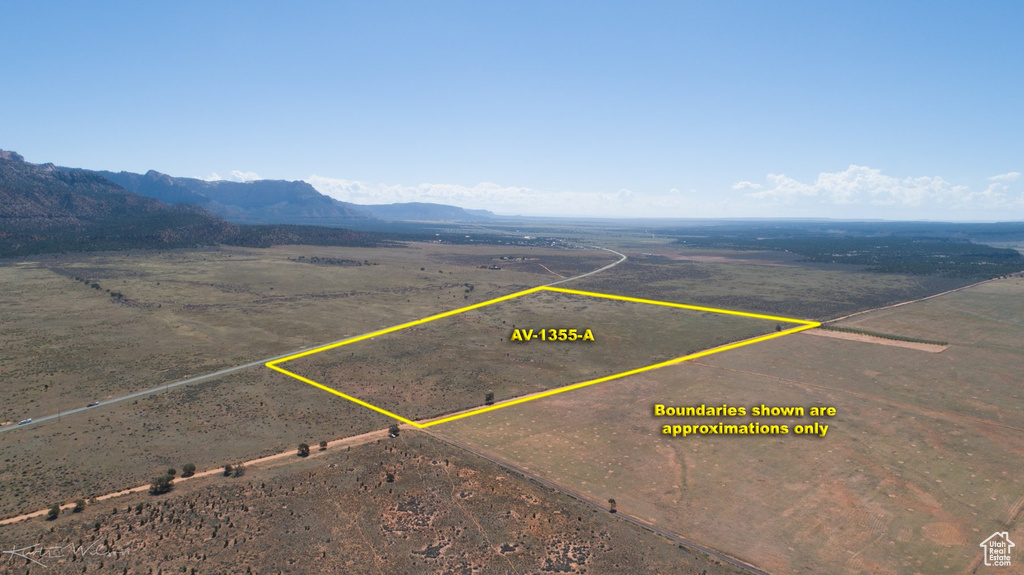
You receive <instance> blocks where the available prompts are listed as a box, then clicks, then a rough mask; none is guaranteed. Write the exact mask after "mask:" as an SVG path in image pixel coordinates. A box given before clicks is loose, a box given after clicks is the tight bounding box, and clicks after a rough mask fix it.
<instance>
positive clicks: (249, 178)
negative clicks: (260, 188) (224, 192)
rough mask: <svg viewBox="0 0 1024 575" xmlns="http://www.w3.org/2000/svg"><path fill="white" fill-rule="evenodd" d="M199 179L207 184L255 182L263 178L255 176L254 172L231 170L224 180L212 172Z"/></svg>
mask: <svg viewBox="0 0 1024 575" xmlns="http://www.w3.org/2000/svg"><path fill="white" fill-rule="evenodd" d="M200 179H202V180H206V181H207V182H220V181H228V182H253V181H256V180H262V179H263V178H261V177H260V175H259V174H257V173H256V172H243V171H241V170H231V174H230V175H228V177H226V178H223V177H221V176H220V174H218V173H217V172H214V173H212V174H210V175H209V176H207V177H205V178H200Z"/></svg>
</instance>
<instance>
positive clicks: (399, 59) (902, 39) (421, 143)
mask: <svg viewBox="0 0 1024 575" xmlns="http://www.w3.org/2000/svg"><path fill="white" fill-rule="evenodd" d="M1022 25H1024V2H997V1H991V2H977V3H968V2H931V1H930V2H903V3H900V2H704V3H687V2H665V3H653V2H652V3H625V2H621V3H608V2H596V1H595V2H358V3H340V2H331V3H326V2H325V3H302V2H300V3H281V2H275V3H254V2H248V3H237V4H235V3H226V2H210V3H198V2H197V3H191V4H188V5H183V6H176V5H170V6H164V5H156V3H144V2H123V3H100V2H95V3H93V2H90V3H85V2H66V3H58V2H20V3H10V4H8V5H6V6H5V7H4V9H3V17H2V19H0V49H2V50H3V54H4V58H3V67H2V73H0V103H2V104H3V109H4V112H3V113H2V114H0V148H4V149H11V150H15V151H18V152H20V153H22V154H23V155H25V156H26V158H27V159H28V160H29V161H33V162H47V161H52V162H54V163H57V164H61V165H69V166H82V167H90V168H97V169H111V170H129V171H138V172H144V171H146V170H148V169H156V170H159V171H162V172H165V173H169V174H172V175H177V176H196V177H205V178H213V177H223V178H229V179H230V178H233V179H247V178H254V177H263V178H281V179H304V180H307V181H310V182H311V183H313V184H314V185H315V186H316V187H317V188H318V189H320V190H321V191H323V192H325V193H329V194H331V195H334V196H335V197H338V198H339V199H347V200H352V201H356V202H359V203H382V202H389V201H416V200H419V201H439V202H446V203H454V204H457V205H462V206H464V207H470V208H489V209H492V210H493V211H496V212H498V213H505V214H536V215H595V216H609V215H622V216H659V217H673V216H674V217H747V216H794V217H807V216H821V217H834V218H885V219H946V220H963V219H967V220H1008V219H1017V220H1020V219H1024V178H1022V177H1021V176H1020V172H1022V171H1024V34H1020V29H1021V28H1022Z"/></svg>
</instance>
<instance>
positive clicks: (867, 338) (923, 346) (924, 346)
mask: <svg viewBox="0 0 1024 575" xmlns="http://www.w3.org/2000/svg"><path fill="white" fill-rule="evenodd" d="M801 333H806V334H809V335H820V336H822V337H834V338H836V339H845V340H849V341H860V342H863V343H875V344H878V345H891V346H893V347H905V348H907V349H916V350H918V351H927V352H929V353H942V352H943V351H946V349H947V348H949V346H948V345H938V344H934V343H920V342H916V341H900V340H898V339H887V338H884V337H876V336H873V335H867V334H863V333H849V332H844V331H830V330H827V329H809V330H807V331H804V332H801Z"/></svg>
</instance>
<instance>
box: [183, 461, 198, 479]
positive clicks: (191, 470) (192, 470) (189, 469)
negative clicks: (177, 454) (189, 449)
mask: <svg viewBox="0 0 1024 575" xmlns="http://www.w3.org/2000/svg"><path fill="white" fill-rule="evenodd" d="M195 474H196V464H195V463H186V464H185V465H182V466H181V476H182V477H192V476H193V475H195Z"/></svg>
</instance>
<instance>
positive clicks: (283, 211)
mask: <svg viewBox="0 0 1024 575" xmlns="http://www.w3.org/2000/svg"><path fill="white" fill-rule="evenodd" d="M95 173H96V174H99V175H101V176H103V177H105V178H107V179H109V180H110V181H112V182H114V183H116V184H118V185H119V186H122V187H123V188H125V189H126V190H131V191H133V192H136V193H138V194H142V195H144V196H148V197H151V198H156V199H158V200H160V201H163V202H166V203H168V204H179V203H181V204H192V205H196V206H200V207H202V208H204V209H206V210H209V211H210V212H213V213H214V214H217V215H218V216H221V217H222V218H224V219H226V220H228V221H229V222H234V223H249V224H307V225H326V226H351V225H353V224H366V223H368V222H372V221H375V220H387V221H399V222H401V221H416V222H424V221H432V222H440V221H445V222H479V221H484V220H486V219H488V218H489V217H494V214H491V213H490V212H486V211H483V210H474V211H469V210H464V209H462V208H460V207H456V206H448V205H443V204H429V203H405V204H387V205H378V206H372V205H371V206H367V205H358V204H352V203H349V202H342V201H339V200H336V199H334V198H332V197H330V196H327V195H324V194H321V193H320V192H318V191H317V190H316V188H314V187H313V186H311V185H309V184H308V183H307V182H303V181H288V180H254V181H250V182H231V181H226V180H217V181H207V180H200V179H197V178H178V177H173V176H169V175H167V174H162V173H160V172H157V171H155V170H150V171H148V172H146V173H145V174H135V173H132V172H107V171H97V172H95Z"/></svg>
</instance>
